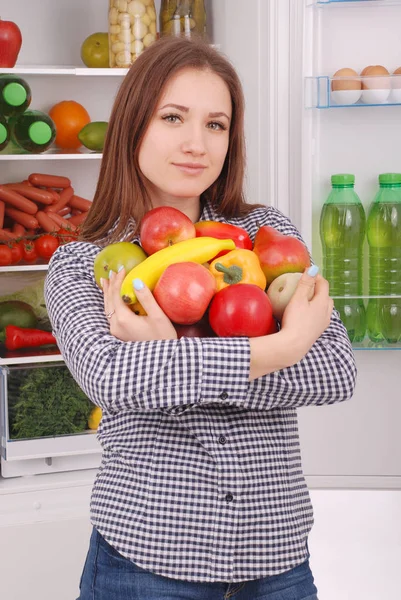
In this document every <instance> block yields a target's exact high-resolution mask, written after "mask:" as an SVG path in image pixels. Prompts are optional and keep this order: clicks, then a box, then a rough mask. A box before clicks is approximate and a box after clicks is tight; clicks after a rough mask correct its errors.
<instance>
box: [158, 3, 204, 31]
mask: <svg viewBox="0 0 401 600" xmlns="http://www.w3.org/2000/svg"><path fill="white" fill-rule="evenodd" d="M160 34H161V35H184V36H185V37H191V35H192V34H197V35H200V36H204V35H205V34H206V9H205V3H204V0H162V4H161V9H160Z"/></svg>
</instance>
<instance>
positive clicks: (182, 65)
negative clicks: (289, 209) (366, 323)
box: [45, 38, 356, 600]
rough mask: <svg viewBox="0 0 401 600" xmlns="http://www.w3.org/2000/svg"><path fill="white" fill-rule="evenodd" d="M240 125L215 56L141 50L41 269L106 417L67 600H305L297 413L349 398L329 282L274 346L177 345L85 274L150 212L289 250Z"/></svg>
mask: <svg viewBox="0 0 401 600" xmlns="http://www.w3.org/2000/svg"><path fill="white" fill-rule="evenodd" d="M243 123H244V104H243V96H242V91H241V85H240V82H239V79H238V76H237V75H236V73H235V71H234V69H233V67H232V66H231V64H230V63H229V62H228V60H227V59H226V58H224V57H223V56H222V55H221V54H220V53H218V52H217V51H216V50H214V49H212V48H210V47H209V46H207V45H206V44H204V43H202V42H195V41H189V40H185V39H176V38H173V39H168V38H165V39H162V40H160V41H157V42H155V43H154V44H153V45H152V46H151V47H150V48H149V49H147V50H146V51H145V52H144V53H143V54H142V55H141V56H140V57H139V58H138V60H137V61H136V62H135V64H134V65H133V66H132V67H131V69H130V71H129V72H128V74H127V75H126V77H125V79H124V81H123V83H122V85H121V87H120V90H119V92H118V95H117V98H116V101H115V104H114V108H113V111H112V114H111V118H110V121H109V130H108V135H107V143H106V147H105V150H104V156H103V160H102V165H101V172H100V177H99V182H98V185H97V189H96V193H95V197H94V201H93V206H92V208H91V210H90V213H89V215H88V218H87V220H86V223H85V226H84V229H83V233H82V241H79V242H75V243H72V244H67V245H65V246H62V247H60V248H59V249H58V250H57V252H56V253H55V254H54V256H53V258H52V260H51V263H50V265H49V272H48V276H47V281H46V290H45V291H46V302H47V307H48V311H49V315H50V319H51V322H52V326H53V330H54V334H55V336H56V338H57V341H58V344H59V347H60V349H61V352H62V354H63V357H64V359H65V362H66V364H67V366H68V368H69V369H70V371H71V373H72V374H73V376H74V378H75V379H76V380H77V382H78V383H79V385H80V386H81V387H82V389H83V390H84V391H85V392H86V394H87V395H88V396H89V397H90V399H91V400H92V401H93V402H94V403H95V404H97V405H99V406H100V407H101V408H102V411H103V418H102V421H101V424H100V426H99V430H98V437H99V440H100V443H101V445H102V448H103V456H102V462H101V465H100V468H99V471H98V473H97V477H96V481H95V484H94V488H93V494H92V500H91V521H92V524H93V533H92V537H91V541H90V547H89V552H88V555H87V560H86V563H85V567H84V571H83V575H82V578H81V586H80V589H81V595H80V600H89V599H91V600H123V599H124V600H134V599H135V600H136V599H140V600H173V599H178V598H180V599H182V600H184V599H185V600H187V599H188V600H190V599H191V600H223V599H226V598H234V599H236V600H245V599H247V600H251V599H252V600H254V599H256V598H258V600H287V599H290V598H291V599H292V600H298V599H299V600H301V599H302V600H316V598H317V595H316V593H317V591H316V587H315V585H314V583H313V576H312V573H311V570H310V567H309V562H308V558H309V553H308V547H307V538H308V534H309V532H310V529H311V526H312V520H313V517H312V507H311V504H310V500H309V495H308V491H307V488H306V484H305V481H304V478H303V475H302V467H301V459H300V448H299V439H298V432H297V417H296V409H297V408H298V407H301V406H305V405H313V404H314V405H322V404H332V403H334V402H340V401H342V400H346V399H349V398H350V397H351V396H352V393H353V389H354V383H355V373H356V371H355V363H354V357H353V353H352V349H351V346H350V343H349V341H348V337H347V334H346V331H345V328H344V327H343V325H342V323H341V321H340V319H339V317H338V314H337V312H335V311H333V302H332V300H331V299H330V297H329V290H328V284H327V281H325V280H324V279H323V278H322V277H321V276H320V275H317V276H313V275H316V274H315V273H314V271H313V270H312V272H311V274H308V273H307V272H305V273H304V274H303V276H302V278H301V280H300V284H299V286H298V288H297V290H296V293H295V295H294V297H293V299H292V300H291V302H290V304H289V305H288V307H287V309H286V311H285V315H284V318H283V321H282V327H281V329H280V331H279V333H276V334H273V335H269V336H264V337H259V338H251V339H248V338H244V337H237V338H217V337H216V338H185V337H183V338H181V339H177V335H176V331H175V329H174V327H173V325H172V324H171V322H170V321H169V319H168V318H167V317H166V316H165V314H164V313H163V312H162V310H161V309H160V308H159V306H158V305H157V303H156V301H155V300H154V298H153V296H152V293H151V291H150V290H149V289H148V288H146V286H144V284H143V282H142V281H139V280H135V281H134V282H133V285H134V287H135V290H136V293H137V296H138V298H139V300H140V302H141V304H142V305H143V306H144V308H145V309H146V311H147V315H148V316H146V317H143V316H138V315H136V314H134V313H133V312H131V311H130V310H129V309H128V308H127V306H126V305H125V304H124V302H123V301H122V300H121V297H120V287H121V283H122V280H123V278H124V276H125V273H124V271H122V272H120V273H115V274H111V277H110V280H109V281H104V282H103V291H102V290H100V289H99V288H98V287H97V285H96V283H95V280H94V275H93V261H94V258H95V257H96V255H97V253H98V252H99V251H100V249H101V247H104V245H106V244H109V243H112V242H116V241H118V240H131V241H132V242H133V243H135V242H137V243H138V241H139V240H138V226H139V223H140V220H141V218H142V217H143V215H144V214H145V213H146V211H148V210H149V209H150V208H152V207H156V206H164V205H167V206H174V207H176V208H178V209H180V210H181V211H182V212H184V213H185V214H186V215H188V216H189V217H190V218H191V219H192V221H194V222H195V221H198V220H201V219H203V220H214V221H221V222H226V223H233V224H235V225H239V226H241V227H243V228H245V229H246V230H247V231H248V233H249V235H250V236H251V237H252V238H254V236H255V234H256V231H257V229H258V227H259V226H261V225H270V226H273V227H275V228H277V230H278V231H280V232H282V233H284V234H288V235H293V236H296V237H297V238H299V239H301V238H300V235H299V233H298V231H297V230H296V228H295V227H294V226H293V225H292V224H291V222H290V221H289V220H288V219H287V218H286V217H285V216H284V215H282V214H281V213H280V212H279V211H278V210H276V209H274V208H272V207H265V206H258V205H251V204H246V203H245V200H244V196H243V188H242V186H243V176H244V167H245V164H244V132H243ZM183 259H184V260H185V258H184V257H183ZM311 286H313V287H314V297H313V299H312V300H311V301H309V300H308V291H309V289H310V287H311Z"/></svg>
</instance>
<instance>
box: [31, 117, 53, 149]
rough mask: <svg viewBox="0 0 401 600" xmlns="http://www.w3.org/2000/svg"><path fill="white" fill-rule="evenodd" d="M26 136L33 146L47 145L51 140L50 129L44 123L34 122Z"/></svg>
mask: <svg viewBox="0 0 401 600" xmlns="http://www.w3.org/2000/svg"><path fill="white" fill-rule="evenodd" d="M28 135H29V137H30V139H31V140H32V142H34V144H47V143H48V142H50V140H51V139H52V129H51V127H50V125H48V124H47V123H45V122H44V121H36V123H32V125H31V126H30V127H29V131H28Z"/></svg>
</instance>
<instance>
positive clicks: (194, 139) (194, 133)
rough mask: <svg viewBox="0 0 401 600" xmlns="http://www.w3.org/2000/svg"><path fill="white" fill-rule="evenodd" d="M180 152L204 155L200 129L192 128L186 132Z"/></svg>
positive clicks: (203, 143)
mask: <svg viewBox="0 0 401 600" xmlns="http://www.w3.org/2000/svg"><path fill="white" fill-rule="evenodd" d="M182 151H183V152H187V153H191V154H197V155H204V154H206V145H205V140H204V133H203V131H202V129H201V128H198V127H193V128H191V130H189V131H187V135H186V136H185V138H184V140H183V142H182Z"/></svg>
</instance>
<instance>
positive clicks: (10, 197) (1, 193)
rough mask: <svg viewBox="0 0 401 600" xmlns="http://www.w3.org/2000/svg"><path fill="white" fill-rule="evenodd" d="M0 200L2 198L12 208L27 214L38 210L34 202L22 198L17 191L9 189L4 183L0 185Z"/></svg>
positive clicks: (32, 213)
mask: <svg viewBox="0 0 401 600" xmlns="http://www.w3.org/2000/svg"><path fill="white" fill-rule="evenodd" d="M0 200H4V202H5V203H6V204H8V205H10V206H12V207H13V208H17V209H18V210H21V211H23V212H25V213H27V214H28V215H34V214H35V213H36V211H37V210H38V207H37V206H36V204H35V203H34V202H31V200H28V199H27V198H24V196H21V194H19V193H18V192H14V190H10V189H9V188H8V187H6V186H5V185H0Z"/></svg>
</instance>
